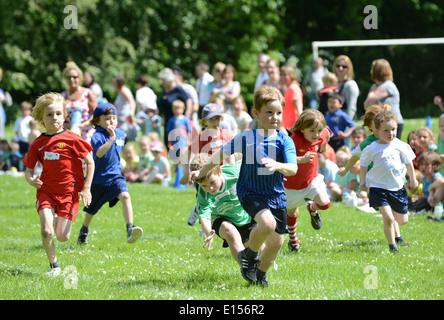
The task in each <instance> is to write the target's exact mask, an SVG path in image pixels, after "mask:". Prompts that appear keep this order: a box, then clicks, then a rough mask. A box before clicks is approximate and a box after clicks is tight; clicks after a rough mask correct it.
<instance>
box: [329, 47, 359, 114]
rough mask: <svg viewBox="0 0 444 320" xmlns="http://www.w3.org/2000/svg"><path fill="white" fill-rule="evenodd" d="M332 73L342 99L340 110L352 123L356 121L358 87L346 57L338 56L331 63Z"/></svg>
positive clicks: (348, 59)
mask: <svg viewBox="0 0 444 320" xmlns="http://www.w3.org/2000/svg"><path fill="white" fill-rule="evenodd" d="M333 72H334V73H335V74H336V76H337V77H338V92H339V93H340V94H341V95H342V96H343V97H344V104H343V106H342V110H343V111H345V112H346V113H347V114H348V116H349V118H350V119H351V120H353V121H356V120H357V114H356V111H357V102H358V96H359V87H358V84H357V83H356V81H355V80H354V77H355V73H354V71H353V63H352V61H351V60H350V58H349V57H348V56H346V55H340V56H338V57H337V58H336V59H335V62H334V63H333Z"/></svg>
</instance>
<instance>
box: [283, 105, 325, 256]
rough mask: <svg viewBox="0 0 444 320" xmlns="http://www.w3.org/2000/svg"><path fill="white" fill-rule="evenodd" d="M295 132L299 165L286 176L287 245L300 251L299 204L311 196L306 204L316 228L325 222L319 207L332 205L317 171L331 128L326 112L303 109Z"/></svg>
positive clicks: (293, 135) (322, 178)
mask: <svg viewBox="0 0 444 320" xmlns="http://www.w3.org/2000/svg"><path fill="white" fill-rule="evenodd" d="M292 132H293V134H292V135H291V138H292V139H293V142H294V144H295V147H296V157H297V162H298V168H299V169H298V172H297V173H296V175H294V176H289V177H287V181H285V182H284V186H285V193H286V195H287V201H288V207H287V227H288V231H289V238H290V241H289V242H288V248H289V249H290V250H291V251H298V250H299V240H298V238H297V236H296V227H297V217H298V215H299V208H298V207H299V206H301V205H304V204H305V199H307V198H308V199H310V201H308V202H307V203H306V206H307V209H308V212H309V213H310V216H311V225H312V226H313V228H314V229H320V228H321V226H322V220H321V215H320V214H319V211H318V210H327V209H328V208H329V207H330V198H329V196H328V193H327V189H326V185H325V183H324V177H323V176H322V175H320V174H319V173H318V152H322V151H323V150H324V149H325V148H326V146H327V143H328V140H329V139H330V136H331V135H332V132H331V130H330V129H329V128H328V127H327V123H326V122H325V118H324V115H323V114H322V113H321V112H319V111H318V110H315V109H308V110H305V111H303V112H302V113H301V115H300V116H299V118H298V120H297V121H296V123H295V125H294V126H293V130H292ZM312 200H314V201H312Z"/></svg>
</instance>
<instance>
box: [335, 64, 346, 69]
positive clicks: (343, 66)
mask: <svg viewBox="0 0 444 320" xmlns="http://www.w3.org/2000/svg"><path fill="white" fill-rule="evenodd" d="M336 68H338V69H339V68H343V69H347V68H348V67H347V66H346V65H343V64H338V65H337V66H336Z"/></svg>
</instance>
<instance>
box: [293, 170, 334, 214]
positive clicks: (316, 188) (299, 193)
mask: <svg viewBox="0 0 444 320" xmlns="http://www.w3.org/2000/svg"><path fill="white" fill-rule="evenodd" d="M285 193H286V195H287V202H288V206H287V208H289V209H294V208H297V207H300V206H304V205H305V198H308V199H311V200H313V199H314V197H315V196H316V195H318V194H320V193H325V194H327V186H326V185H325V182H324V176H323V175H322V174H318V176H317V177H316V178H314V179H313V181H312V182H311V183H310V184H309V185H308V187H307V188H305V189H301V190H294V189H285Z"/></svg>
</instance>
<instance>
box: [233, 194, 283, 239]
mask: <svg viewBox="0 0 444 320" xmlns="http://www.w3.org/2000/svg"><path fill="white" fill-rule="evenodd" d="M241 204H242V207H243V208H244V210H245V211H247V213H248V214H249V215H250V217H252V218H253V219H254V217H255V216H256V214H257V213H258V212H259V211H262V210H264V209H268V210H270V211H271V213H272V214H273V216H274V218H275V219H276V228H275V229H274V231H276V233H278V234H285V233H287V208H281V209H273V208H270V206H269V205H268V203H267V202H266V201H265V200H264V199H261V198H252V199H248V200H244V201H241Z"/></svg>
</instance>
